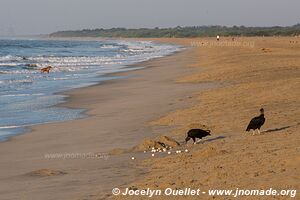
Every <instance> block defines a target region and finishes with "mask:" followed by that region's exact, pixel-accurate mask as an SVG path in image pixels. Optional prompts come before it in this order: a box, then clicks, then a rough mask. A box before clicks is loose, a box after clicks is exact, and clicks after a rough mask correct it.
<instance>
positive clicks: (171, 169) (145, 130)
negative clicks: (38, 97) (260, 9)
mask: <svg viewBox="0 0 300 200" xmlns="http://www.w3.org/2000/svg"><path fill="white" fill-rule="evenodd" d="M151 40H153V41H156V42H164V43H173V44H180V45H185V46H186V47H187V48H186V49H185V50H183V51H181V52H179V53H176V54H173V55H170V56H166V57H163V58H158V59H154V60H150V61H147V62H143V63H139V64H137V65H136V66H137V67H144V68H143V69H140V70H135V71H129V72H123V73H117V74H112V75H111V76H122V77H124V79H120V80H114V81H107V82H105V83H101V84H98V85H95V86H91V87H87V88H82V89H76V90H72V91H69V92H67V93H65V94H66V95H68V96H69V98H68V99H67V102H66V103H64V104H62V105H60V106H65V107H72V108H84V109H87V111H86V114H87V115H88V117H86V118H84V119H78V120H73V121H67V122H61V123H52V124H45V125H39V126H34V127H32V131H31V132H30V133H26V134H23V135H19V136H16V137H14V138H12V139H10V140H9V141H6V142H2V143H0V152H1V154H0V168H1V170H0V194H1V198H0V199H1V200H2V199H3V200H8V199H30V200H35V199H37V200H41V199H43V200H48V199H49V200H50V199H64V200H67V199H72V200H73V199H93V200H94V199H107V198H116V199H143V197H140V196H136V197H134V196H122V195H120V196H111V192H110V191H111V189H112V188H115V187H118V188H120V189H121V190H122V191H123V190H124V189H125V188H127V187H132V188H135V189H145V188H152V189H165V188H168V187H170V188H187V187H190V188H200V189H201V190H205V191H207V190H209V189H235V188H237V187H239V188H245V189H249V188H250V189H252V188H266V189H268V188H277V189H298V190H299V186H300V185H299V183H300V180H299V177H300V171H299V164H300V159H299V158H300V157H299V144H300V137H299V125H300V123H299V119H300V101H299V97H300V92H299V91H300V40H299V38H275V37H274V38H259V37H258V38H235V41H234V42H235V43H233V41H232V39H231V38H222V40H221V42H226V43H223V44H222V45H220V44H216V43H215V39H214V38H197V39H184V38H183V39H151ZM291 41H297V43H296V42H292V43H291ZM191 44H193V45H192V46H191ZM136 66H133V67H136ZM261 107H263V108H264V109H265V115H266V123H265V125H264V126H263V128H262V133H261V135H255V136H252V135H251V133H246V132H245V129H246V126H247V124H248V122H249V120H250V119H251V118H252V117H254V116H257V115H258V112H259V109H260V108H261ZM202 126H206V127H208V128H209V129H211V130H212V136H211V137H209V138H207V139H204V141H203V142H202V143H200V144H198V145H192V143H190V144H189V145H188V146H185V145H182V146H180V147H178V149H188V150H189V152H188V153H182V154H172V155H168V156H156V157H154V158H152V157H151V156H149V154H144V153H137V152H134V153H133V152H130V153H121V154H119V153H118V154H116V155H111V154H109V152H111V151H112V150H114V152H118V149H120V148H122V149H131V148H132V147H134V146H135V145H138V144H140V143H141V142H142V141H143V140H144V139H145V138H154V137H156V136H159V135H166V136H169V137H172V138H174V139H176V140H177V141H179V142H183V141H184V138H185V136H186V135H185V133H186V132H187V130H189V129H190V128H192V127H202ZM76 153H78V154H80V156H81V157H80V158H47V157H45V155H49V154H64V155H65V154H76ZM86 154H88V155H93V156H95V155H99V157H96V158H95V157H93V158H87V156H82V155H86ZM132 156H135V157H136V158H137V159H136V160H131V157H132ZM145 198H146V199H147V197H145ZM153 198H155V199H166V197H165V196H157V197H153ZM183 198H184V199H186V198H192V197H186V196H181V197H176V199H183ZM197 198H199V197H197ZM201 198H202V199H212V198H213V197H212V196H208V195H204V196H201ZM216 198H217V199H226V197H224V196H222V197H216ZM286 198H287V197H282V196H276V197H274V199H286ZM228 199H230V198H228ZM245 199H257V198H256V197H245Z"/></svg>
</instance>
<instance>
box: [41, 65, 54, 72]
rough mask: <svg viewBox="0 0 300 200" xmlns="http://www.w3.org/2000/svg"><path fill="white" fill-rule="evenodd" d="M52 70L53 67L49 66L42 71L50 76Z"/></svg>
mask: <svg viewBox="0 0 300 200" xmlns="http://www.w3.org/2000/svg"><path fill="white" fill-rule="evenodd" d="M52 68H53V67H51V66H48V67H45V68H42V69H40V71H41V72H42V73H48V74H49V72H50V70H51V69H52Z"/></svg>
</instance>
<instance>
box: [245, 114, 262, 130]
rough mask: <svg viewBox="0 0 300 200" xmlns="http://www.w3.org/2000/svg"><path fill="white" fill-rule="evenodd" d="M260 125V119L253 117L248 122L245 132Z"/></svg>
mask: <svg viewBox="0 0 300 200" xmlns="http://www.w3.org/2000/svg"><path fill="white" fill-rule="evenodd" d="M260 123H261V119H260V117H254V118H252V119H251V121H250V122H249V124H248V126H247V129H246V130H247V131H248V130H250V129H256V128H257V126H258V125H259V124H260Z"/></svg>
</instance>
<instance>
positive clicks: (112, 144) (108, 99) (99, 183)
mask: <svg viewBox="0 0 300 200" xmlns="http://www.w3.org/2000/svg"><path fill="white" fill-rule="evenodd" d="M192 53H193V50H192V49H187V50H185V51H183V52H179V53H176V54H174V55H170V56H166V57H163V58H159V59H154V60H151V61H148V62H143V63H139V64H137V65H135V66H130V67H144V69H140V70H136V71H130V72H123V73H116V74H111V76H122V77H124V78H123V79H118V80H112V81H107V82H104V83H101V84H98V85H95V86H91V87H87V88H82V89H75V90H72V91H69V92H67V93H64V94H66V95H69V98H67V102H66V103H64V104H62V105H59V106H66V107H73V108H84V109H87V112H86V114H87V115H88V117H87V118H84V119H79V120H73V121H67V122H61V123H52V124H45V125H39V126H34V127H32V131H31V132H30V133H26V134H23V135H19V136H16V137H14V138H12V139H10V140H9V141H6V142H3V143H1V144H0V152H1V156H0V166H1V170H0V182H1V183H0V194H1V199H31V200H32V199H39V200H40V199H43V200H47V199H82V198H92V197H94V195H96V196H99V195H100V196H103V195H104V194H105V192H104V191H111V188H113V187H116V186H120V185H122V184H125V183H129V182H132V181H134V180H136V179H138V178H140V177H141V176H143V174H144V173H145V171H146V169H144V168H139V167H136V163H135V162H132V161H131V160H130V158H131V155H129V154H124V155H115V156H110V155H107V152H108V151H110V150H112V149H116V148H131V147H132V146H134V145H136V144H138V143H139V142H141V140H143V139H144V138H145V137H155V136H156V135H160V134H164V133H165V132H167V131H168V130H169V129H170V127H169V126H149V125H148V124H149V122H150V121H152V120H154V119H156V118H157V117H159V116H163V115H164V114H166V113H168V112H170V111H173V110H176V109H177V108H181V107H183V106H187V105H189V103H190V101H191V99H190V98H189V95H191V94H192V93H193V92H195V91H199V90H201V89H205V88H208V87H211V86H212V85H213V84H196V85H195V84H189V83H187V84H177V83H176V82H174V80H175V79H176V78H178V77H179V76H182V75H185V74H186V75H187V74H190V73H192V71H194V70H193V69H189V68H186V67H183V66H185V64H186V63H189V62H192V60H190V59H189V57H190V54H192ZM76 153H78V156H77V157H76V158H69V157H70V156H71V155H70V154H72V155H73V154H76ZM96 153H99V155H100V157H99V158H84V156H85V155H86V156H88V155H89V154H96ZM47 154H63V155H65V156H67V158H45V155H46V156H47ZM68 156H69V157H68ZM73 156H74V155H73ZM107 156H108V157H107ZM136 156H137V157H141V156H142V157H143V155H136Z"/></svg>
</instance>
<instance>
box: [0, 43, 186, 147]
mask: <svg viewBox="0 0 300 200" xmlns="http://www.w3.org/2000/svg"><path fill="white" fill-rule="evenodd" d="M35 39H37V40H39V39H42V40H53V39H54V40H64V41H69V40H70V41H103V40H104V41H105V40H109V39H108V38H84V37H83V38H49V37H47V38H35ZM111 39H112V40H114V39H115V40H122V39H120V38H119V39H118V38H111ZM124 41H126V40H125V39H124ZM132 41H144V40H132ZM171 45H174V47H175V46H177V48H179V50H176V51H174V52H172V53H170V54H167V55H162V56H160V57H154V58H150V59H148V60H145V61H141V62H136V63H133V64H128V65H124V67H123V68H122V69H120V70H119V71H116V72H111V73H107V74H103V75H98V76H97V78H99V79H101V78H103V79H106V78H107V79H109V80H98V81H96V82H95V83H91V85H88V86H83V87H77V88H76V87H75V88H71V89H67V90H64V91H61V92H54V93H52V94H51V95H59V96H62V98H63V102H62V103H57V104H55V105H52V106H50V108H53V107H54V108H55V107H56V108H60V107H61V108H69V109H82V110H83V111H82V112H80V113H79V114H80V115H81V116H80V117H78V118H74V119H68V120H63V121H49V122H44V123H38V124H32V125H21V126H16V128H17V129H20V130H16V131H14V132H15V133H14V134H11V136H7V137H4V139H3V140H0V144H1V143H3V142H9V141H10V140H11V139H13V138H14V137H18V136H20V135H23V134H28V133H30V132H31V131H32V129H33V128H34V127H35V126H40V125H47V124H52V123H62V122H65V121H72V120H77V119H83V118H87V117H89V115H86V113H87V112H88V110H85V109H84V108H82V107H81V106H80V105H78V106H74V107H70V106H68V105H69V102H68V101H72V97H71V96H69V95H68V94H72V93H76V90H80V89H85V88H89V87H97V86H99V85H104V84H108V83H110V82H114V81H116V80H119V79H126V78H129V77H130V74H127V72H131V71H135V70H143V68H144V67H143V65H145V64H146V63H147V62H151V61H152V60H154V59H159V58H162V57H167V56H172V55H174V54H176V53H179V52H181V51H183V47H182V46H179V45H177V44H171ZM123 74H126V75H123ZM118 76H119V77H118ZM21 129H22V130H21Z"/></svg>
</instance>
